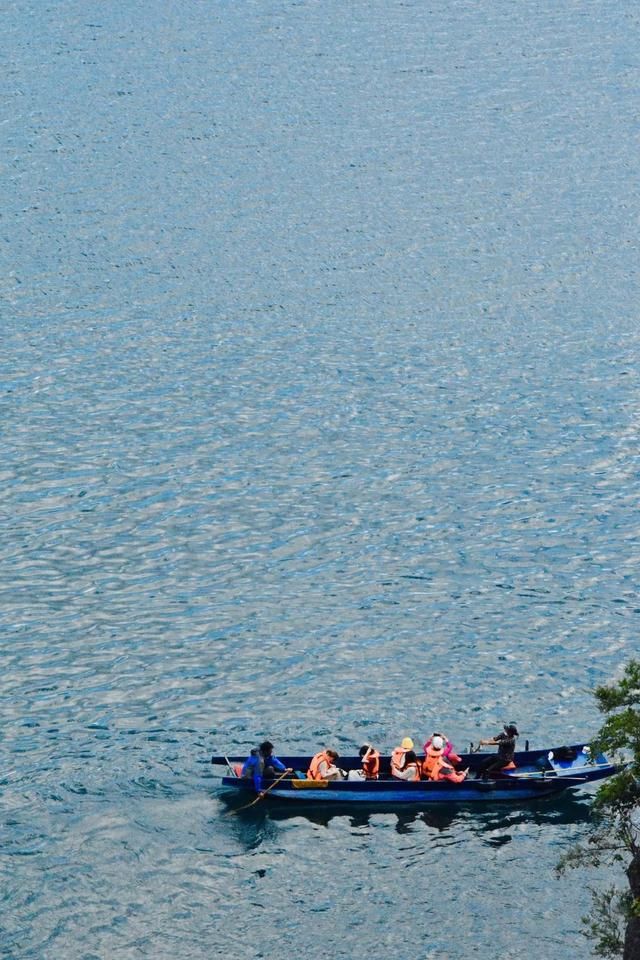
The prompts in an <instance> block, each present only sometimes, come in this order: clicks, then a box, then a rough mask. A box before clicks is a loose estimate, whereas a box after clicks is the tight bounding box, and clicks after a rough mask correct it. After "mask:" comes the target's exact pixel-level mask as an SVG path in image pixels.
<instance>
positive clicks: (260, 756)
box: [240, 740, 293, 793]
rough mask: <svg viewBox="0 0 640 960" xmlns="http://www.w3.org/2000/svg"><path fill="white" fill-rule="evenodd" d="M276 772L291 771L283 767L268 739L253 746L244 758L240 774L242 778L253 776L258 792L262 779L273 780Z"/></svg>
mask: <svg viewBox="0 0 640 960" xmlns="http://www.w3.org/2000/svg"><path fill="white" fill-rule="evenodd" d="M277 773H293V770H292V769H291V767H285V765H284V763H282V761H281V760H278V758H277V757H276V756H275V755H274V753H273V744H272V743H271V742H270V741H269V740H264V741H263V742H262V743H261V744H260V746H259V747H255V748H254V749H253V750H252V751H251V753H250V755H249V756H248V757H247V759H246V760H245V762H244V764H243V767H242V771H241V773H240V776H241V777H242V778H243V779H244V780H251V779H252V778H253V785H254V787H255V788H256V790H257V791H258V793H260V791H261V790H262V780H263V779H265V780H273V778H274V777H275V776H276V774H277Z"/></svg>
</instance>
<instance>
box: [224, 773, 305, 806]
mask: <svg viewBox="0 0 640 960" xmlns="http://www.w3.org/2000/svg"><path fill="white" fill-rule="evenodd" d="M290 773H293V771H292V770H291V768H290V767H287V769H286V770H284V771H283V772H282V773H281V774H280V776H279V777H278V779H277V780H274V781H273V783H271V784H269V786H268V787H267V789H266V790H261V791H260V793H259V794H258V796H257V797H256V798H255V800H252V801H251V803H245V805H244V806H243V807H238V808H237V809H236V810H231V811H230V812H231V813H240V811H241V810H247V809H248V807H252V806H253V805H254V803H257V802H258V800H264V798H265V797H266V795H267V794H268V793H269V791H270V790H273V788H274V787H277V786H278V784H279V783H280V781H281V780H284V778H285V777H286V776H288V775H289V774H290Z"/></svg>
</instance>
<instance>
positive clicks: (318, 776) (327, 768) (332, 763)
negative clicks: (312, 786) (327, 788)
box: [307, 748, 345, 780]
mask: <svg viewBox="0 0 640 960" xmlns="http://www.w3.org/2000/svg"><path fill="white" fill-rule="evenodd" d="M339 756H340V754H339V753H338V752H337V751H336V750H330V749H329V748H327V749H325V750H321V751H320V753H316V755H315V757H313V758H312V760H311V763H310V764H309V769H308V770H307V780H341V779H343V778H344V776H345V774H344V772H343V771H342V770H341V769H340V767H337V766H336V760H337V759H338V757H339Z"/></svg>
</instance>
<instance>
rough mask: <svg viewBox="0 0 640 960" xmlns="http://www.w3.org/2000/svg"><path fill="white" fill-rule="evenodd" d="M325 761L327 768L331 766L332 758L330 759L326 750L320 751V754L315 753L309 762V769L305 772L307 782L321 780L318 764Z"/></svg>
mask: <svg viewBox="0 0 640 960" xmlns="http://www.w3.org/2000/svg"><path fill="white" fill-rule="evenodd" d="M324 760H326V762H327V763H328V764H329V766H332V765H333V757H330V756H329V754H328V753H327V751H326V750H321V751H320V753H316V755H315V757H313V759H312V760H311V763H310V764H309V769H308V770H307V780H322V779H323V778H322V774H321V773H320V764H321V763H322V762H323V761H324Z"/></svg>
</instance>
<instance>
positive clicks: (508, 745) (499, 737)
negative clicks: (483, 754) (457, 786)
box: [478, 722, 518, 780]
mask: <svg viewBox="0 0 640 960" xmlns="http://www.w3.org/2000/svg"><path fill="white" fill-rule="evenodd" d="M517 739H518V728H517V727H516V725H515V723H513V722H511V723H505V725H504V727H503V729H502V733H497V734H496V735H495V737H490V738H489V739H488V740H481V741H480V744H479V745H480V746H481V747H497V748H498V752H497V754H494V755H493V756H491V757H489V759H488V760H485V761H484V763H481V764H480V766H479V767H478V777H481V778H482V779H483V780H486V779H487V777H488V776H489V774H490V773H498V772H499V771H500V770H513V769H514V768H515V761H514V755H515V752H516V740H517Z"/></svg>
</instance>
